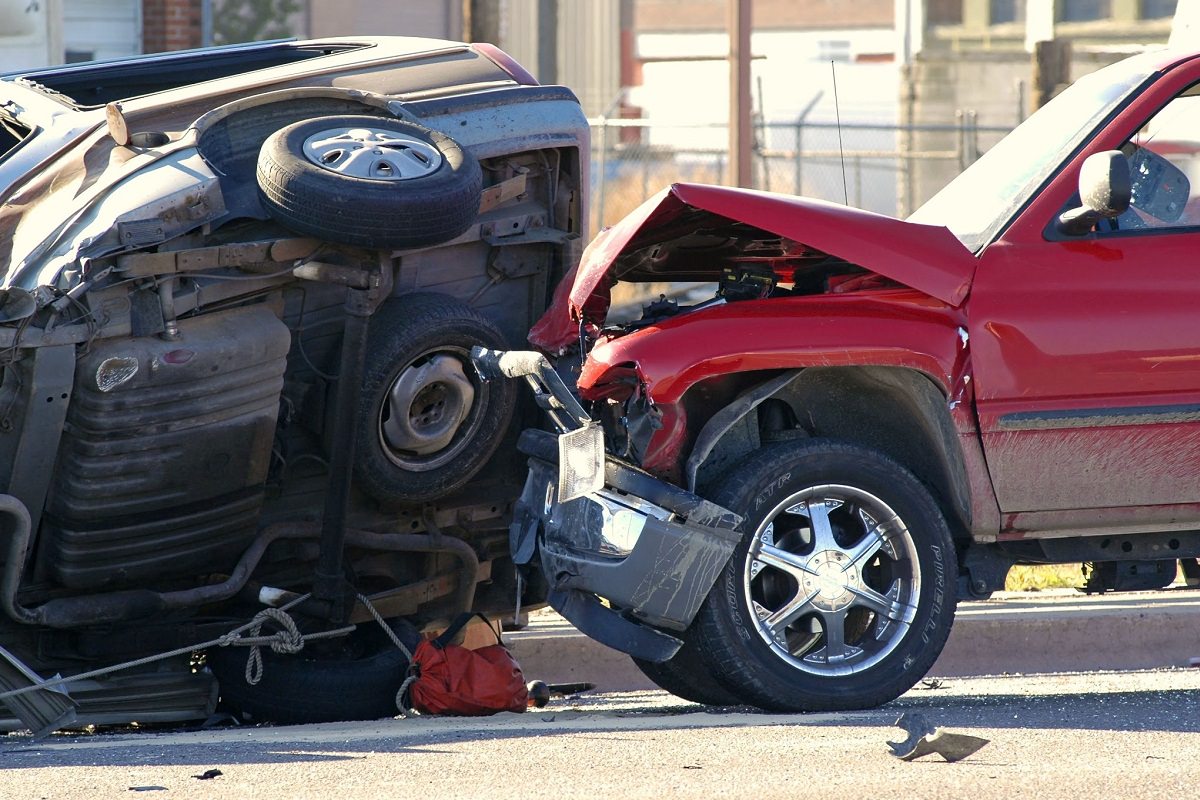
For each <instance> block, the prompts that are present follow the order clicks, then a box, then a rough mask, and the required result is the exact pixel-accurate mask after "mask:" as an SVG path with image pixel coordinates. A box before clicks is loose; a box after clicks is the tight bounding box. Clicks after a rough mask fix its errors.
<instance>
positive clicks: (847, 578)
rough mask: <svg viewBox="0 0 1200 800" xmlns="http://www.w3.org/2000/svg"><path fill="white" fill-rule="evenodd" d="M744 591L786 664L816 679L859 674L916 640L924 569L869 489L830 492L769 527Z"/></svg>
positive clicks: (768, 521)
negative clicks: (908, 638)
mask: <svg viewBox="0 0 1200 800" xmlns="http://www.w3.org/2000/svg"><path fill="white" fill-rule="evenodd" d="M743 591H744V595H745V599H746V603H747V606H748V608H749V609H750V611H751V614H752V615H753V617H754V622H755V630H756V631H757V632H758V635H759V637H760V638H761V639H762V640H763V641H764V642H765V643H766V645H767V646H768V647H769V648H770V649H771V651H772V652H773V653H774V654H775V655H776V656H777V657H779V658H780V659H781V660H782V661H784V662H785V663H786V664H788V665H789V666H791V667H793V668H794V669H797V670H799V671H801V672H804V673H807V674H811V675H818V676H825V677H836V676H843V675H852V674H855V673H859V672H863V671H865V670H868V669H870V668H872V667H874V666H875V665H876V664H878V663H879V662H880V661H882V660H883V659H885V658H887V657H888V655H890V654H891V653H893V652H894V651H895V650H896V648H897V647H898V646H899V645H900V643H901V641H903V640H904V638H905V636H906V635H907V634H908V632H909V630H910V629H911V627H912V624H913V620H914V619H915V618H916V614H917V603H918V598H919V597H920V594H921V565H920V560H919V559H918V558H917V549H916V544H915V543H914V542H913V539H912V535H911V533H910V532H909V530H908V527H907V525H906V524H905V522H904V520H902V519H901V518H900V516H899V515H898V514H896V512H895V511H894V510H892V508H891V507H890V506H888V505H887V504H886V503H885V502H883V501H882V500H881V499H879V498H878V497H876V496H875V495H873V494H871V493H869V492H866V491H863V490H862V489H858V488H855V487H852V486H843V485H838V484H825V485H821V486H813V487H811V488H808V489H805V490H803V491H800V492H797V493H795V494H793V495H791V496H790V497H788V498H786V499H785V500H784V501H783V502H781V503H779V504H778V505H776V506H775V507H774V508H773V509H772V510H771V511H770V513H768V514H767V515H766V516H765V517H764V518H763V521H762V523H761V524H760V525H759V526H758V528H757V530H755V532H754V537H753V539H752V540H751V543H750V549H749V552H748V553H747V557H746V562H745V568H744V570H743ZM831 633H832V636H831V635H830V634H831Z"/></svg>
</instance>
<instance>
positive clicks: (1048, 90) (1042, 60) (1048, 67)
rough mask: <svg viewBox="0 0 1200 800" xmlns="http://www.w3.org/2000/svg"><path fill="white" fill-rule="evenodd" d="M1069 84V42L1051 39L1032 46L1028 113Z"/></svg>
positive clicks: (1035, 109) (1042, 104)
mask: <svg viewBox="0 0 1200 800" xmlns="http://www.w3.org/2000/svg"><path fill="white" fill-rule="evenodd" d="M1070 82H1071V42H1070V41H1068V40H1067V39H1051V40H1050V41H1047V42H1037V43H1036V44H1034V46H1033V92H1032V93H1031V96H1030V99H1029V100H1030V109H1029V110H1030V112H1033V111H1037V110H1038V109H1039V108H1041V107H1042V106H1044V105H1046V103H1048V102H1049V101H1050V98H1051V97H1053V96H1054V93H1055V92H1057V91H1058V90H1059V89H1060V88H1061V87H1063V86H1065V85H1067V84H1069V83H1070Z"/></svg>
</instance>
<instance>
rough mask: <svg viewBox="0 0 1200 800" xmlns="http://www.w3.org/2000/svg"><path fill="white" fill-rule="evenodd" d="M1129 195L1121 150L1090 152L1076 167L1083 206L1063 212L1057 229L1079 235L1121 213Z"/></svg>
mask: <svg viewBox="0 0 1200 800" xmlns="http://www.w3.org/2000/svg"><path fill="white" fill-rule="evenodd" d="M1132 196H1133V191H1132V188H1131V186H1130V180H1129V161H1128V160H1127V159H1126V158H1125V154H1124V153H1122V152H1121V151H1120V150H1106V151H1104V152H1103V153H1093V154H1092V155H1090V156H1088V157H1087V158H1086V159H1084V162H1083V166H1082V167H1080V168H1079V198H1080V200H1081V201H1083V205H1082V206H1080V207H1079V208H1073V209H1071V210H1070V211H1064V212H1063V213H1062V214H1061V215H1060V216H1059V218H1058V230H1059V231H1060V232H1061V233H1065V234H1067V235H1069V236H1082V235H1083V234H1085V233H1087V232H1088V231H1090V230H1091V229H1092V228H1093V227H1095V225H1096V223H1097V222H1099V221H1100V220H1102V219H1111V218H1113V217H1119V216H1120V215H1121V214H1124V213H1125V210H1126V209H1128V208H1129V201H1130V198H1131V197H1132Z"/></svg>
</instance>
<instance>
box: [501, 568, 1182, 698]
mask: <svg viewBox="0 0 1200 800" xmlns="http://www.w3.org/2000/svg"><path fill="white" fill-rule="evenodd" d="M529 621H530V624H529V626H528V627H527V628H525V629H524V630H521V631H513V632H511V633H506V634H505V639H506V640H507V641H508V643H509V644H510V645H511V647H512V650H513V653H514V654H515V655H516V657H517V660H518V661H519V662H520V663H521V668H522V670H523V671H524V672H525V675H526V677H527V678H529V679H530V680H532V679H534V678H536V679H539V680H544V681H547V682H549V683H565V682H574V681H589V682H591V683H595V684H596V687H597V688H598V689H602V690H614V691H615V690H633V689H651V688H654V686H653V684H651V683H650V682H649V681H648V680H647V679H646V678H645V676H643V675H642V673H641V672H639V671H638V669H637V667H635V666H634V665H633V662H632V661H630V660H629V657H628V656H626V655H625V654H623V653H619V652H617V651H615V650H611V649H609V648H607V647H605V646H604V645H602V644H599V643H597V642H594V641H592V640H591V639H588V638H587V637H586V636H584V635H583V634H581V633H579V632H578V631H576V630H575V629H574V628H573V627H571V625H570V623H568V622H567V621H566V620H564V619H563V618H562V617H560V616H558V614H555V613H554V612H553V611H550V610H549V609H545V610H542V611H535V612H533V613H532V614H530V616H529ZM1192 659H1197V660H1200V591H1197V590H1187V589H1171V590H1165V591H1161V592H1123V593H1118V594H1107V595H1103V596H1091V597H1089V596H1087V595H1083V594H1080V593H1079V592H1076V591H1074V590H1071V589H1055V590H1049V591H1044V592H1000V593H997V594H996V595H994V596H993V598H992V599H991V600H986V601H975V602H966V603H960V604H959V607H958V615H957V616H956V618H955V621H954V630H953V631H952V632H951V634H950V640H949V642H947V643H946V648H945V650H944V651H943V652H942V656H941V658H939V659H938V661H937V663H936V664H934V666H933V669H932V670H931V671H930V673H929V674H930V675H931V676H941V677H961V676H969V675H995V674H1002V673H1037V672H1079V671H1085V670H1118V669H1150V668H1155V667H1187V666H1191V662H1192Z"/></svg>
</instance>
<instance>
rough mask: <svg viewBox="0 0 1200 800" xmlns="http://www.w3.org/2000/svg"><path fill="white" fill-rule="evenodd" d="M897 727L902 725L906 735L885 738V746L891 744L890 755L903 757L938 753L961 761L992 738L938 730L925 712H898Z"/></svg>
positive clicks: (910, 758)
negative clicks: (896, 739)
mask: <svg viewBox="0 0 1200 800" xmlns="http://www.w3.org/2000/svg"><path fill="white" fill-rule="evenodd" d="M896 727H897V728H903V729H904V731H905V732H906V733H908V738H907V739H905V740H904V741H902V742H888V746H889V747H891V748H892V755H894V756H895V757H896V758H899V759H901V760H902V761H913V760H915V759H918V758H920V757H921V756H927V755H929V754H930V753H937V754H938V755H940V756H941V757H942V758H944V759H945V760H946V761H950V762H954V761H962V760H963V759H964V758H966V757H967V756H969V755H971V754H972V753H976V752H978V751H979V749H980V748H981V747H983V746H984V745H985V744H987V743H988V742H989V741H991V740H990V739H983V738H980V737H978V736H968V735H967V734H965V733H951V732H950V731H944V730H940V729H938V728H936V727H934V726H933V725H931V724H930V722H929V720H927V719H926V718H925V715H924V714H920V713H917V712H915V711H906V712H904V713H903V714H901V715H900V718H899V719H897V720H896Z"/></svg>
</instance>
